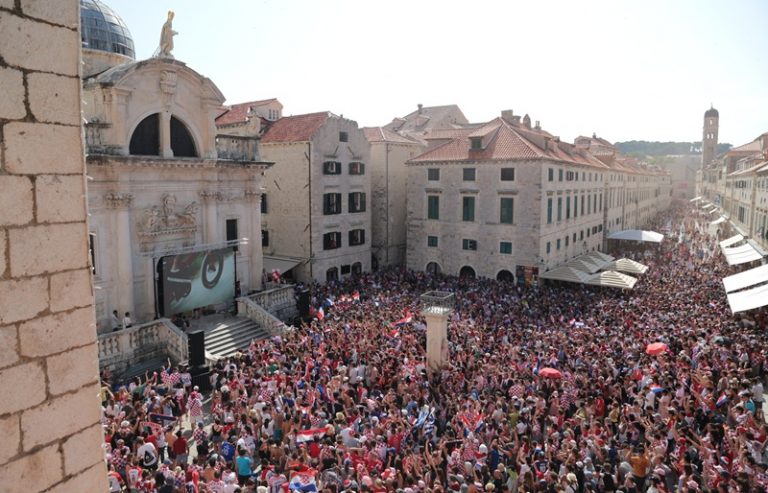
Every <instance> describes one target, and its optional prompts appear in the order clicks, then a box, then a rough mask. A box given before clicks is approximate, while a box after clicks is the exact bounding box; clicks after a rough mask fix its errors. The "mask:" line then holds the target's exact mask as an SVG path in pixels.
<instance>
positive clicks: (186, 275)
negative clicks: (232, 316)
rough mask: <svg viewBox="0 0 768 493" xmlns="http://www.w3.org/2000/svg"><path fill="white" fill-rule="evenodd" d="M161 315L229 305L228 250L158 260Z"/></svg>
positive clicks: (231, 261)
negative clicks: (216, 305)
mask: <svg viewBox="0 0 768 493" xmlns="http://www.w3.org/2000/svg"><path fill="white" fill-rule="evenodd" d="M158 270H159V271H160V276H161V283H160V284H161V289H162V295H161V299H162V308H163V315H164V316H166V317H169V316H171V315H173V314H174V313H180V312H186V311H190V310H194V309H195V308H200V307H203V306H207V305H213V304H217V303H223V302H229V301H231V300H232V299H233V298H234V297H235V252H233V251H232V249H231V248H221V249H217V250H206V251H204V252H195V253H187V254H181V255H169V256H167V257H163V258H162V259H160V269H158Z"/></svg>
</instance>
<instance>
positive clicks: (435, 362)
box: [421, 306, 451, 370]
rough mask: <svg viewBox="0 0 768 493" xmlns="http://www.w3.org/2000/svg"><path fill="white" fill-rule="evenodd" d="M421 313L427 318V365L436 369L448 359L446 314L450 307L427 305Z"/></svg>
mask: <svg viewBox="0 0 768 493" xmlns="http://www.w3.org/2000/svg"><path fill="white" fill-rule="evenodd" d="M421 314H422V315H424V318H426V319H427V365H428V366H429V368H430V369H432V370H437V369H439V368H442V367H443V365H445V363H446V362H447V361H448V316H449V315H450V314H451V309H450V308H443V307H439V306H428V307H426V308H424V310H422V312H421Z"/></svg>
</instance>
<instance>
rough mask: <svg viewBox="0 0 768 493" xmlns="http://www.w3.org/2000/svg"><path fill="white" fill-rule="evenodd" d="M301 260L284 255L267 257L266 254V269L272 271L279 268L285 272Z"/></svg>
mask: <svg viewBox="0 0 768 493" xmlns="http://www.w3.org/2000/svg"><path fill="white" fill-rule="evenodd" d="M299 263H300V261H299V260H295V259H290V258H284V257H267V256H266V255H264V270H265V271H267V272H272V271H273V270H277V271H278V272H279V273H280V274H285V273H286V272H288V271H289V270H291V269H293V268H294V267H296V266H297V265H299Z"/></svg>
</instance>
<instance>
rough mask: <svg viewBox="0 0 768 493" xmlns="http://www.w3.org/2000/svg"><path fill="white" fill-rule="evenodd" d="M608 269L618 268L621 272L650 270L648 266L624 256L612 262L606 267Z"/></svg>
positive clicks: (637, 272)
mask: <svg viewBox="0 0 768 493" xmlns="http://www.w3.org/2000/svg"><path fill="white" fill-rule="evenodd" d="M606 269H607V270H616V271H619V272H629V273H630V274H645V272H646V271H647V270H648V266H647V265H644V264H641V263H640V262H635V261H634V260H632V259H628V258H622V259H619V260H617V261H615V262H611V263H610V264H608V266H607V267H606Z"/></svg>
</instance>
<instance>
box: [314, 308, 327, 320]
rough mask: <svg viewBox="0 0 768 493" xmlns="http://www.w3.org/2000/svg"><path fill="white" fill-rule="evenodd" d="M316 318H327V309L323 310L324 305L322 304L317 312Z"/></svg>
mask: <svg viewBox="0 0 768 493" xmlns="http://www.w3.org/2000/svg"><path fill="white" fill-rule="evenodd" d="M315 318H317V319H318V320H322V319H324V318H325V310H323V307H322V306H321V307H320V309H319V310H317V313H316V314H315Z"/></svg>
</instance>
